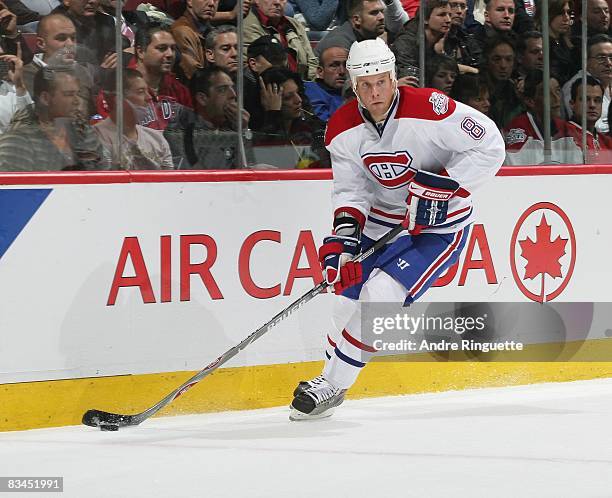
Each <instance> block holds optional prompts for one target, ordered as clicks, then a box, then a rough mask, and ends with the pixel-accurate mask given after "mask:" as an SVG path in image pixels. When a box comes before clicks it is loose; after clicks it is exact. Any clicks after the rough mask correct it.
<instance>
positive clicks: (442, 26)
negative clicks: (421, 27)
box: [427, 5, 451, 35]
mask: <svg viewBox="0 0 612 498" xmlns="http://www.w3.org/2000/svg"><path fill="white" fill-rule="evenodd" d="M450 27H451V10H450V7H449V6H448V5H445V6H444V7H436V8H435V9H434V10H433V11H432V12H431V15H430V16H429V19H428V20H427V28H428V29H429V30H430V31H431V32H433V33H436V34H439V35H445V34H446V33H448V30H449V29H450Z"/></svg>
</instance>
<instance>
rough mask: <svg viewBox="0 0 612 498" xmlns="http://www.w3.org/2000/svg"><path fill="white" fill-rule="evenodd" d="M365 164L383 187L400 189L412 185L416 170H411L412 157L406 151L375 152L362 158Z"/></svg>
mask: <svg viewBox="0 0 612 498" xmlns="http://www.w3.org/2000/svg"><path fill="white" fill-rule="evenodd" d="M362 159H363V164H364V165H365V166H366V168H368V170H369V171H370V173H372V175H373V176H374V178H376V179H377V180H378V181H379V182H380V184H381V185H382V186H383V187H386V188H399V187H403V186H404V185H407V184H408V183H410V181H411V180H412V178H413V177H414V175H415V173H416V170H415V169H414V168H411V167H410V165H411V164H412V156H411V155H410V154H408V152H406V151H405V150H402V151H398V152H375V153H371V154H365V155H364V156H362Z"/></svg>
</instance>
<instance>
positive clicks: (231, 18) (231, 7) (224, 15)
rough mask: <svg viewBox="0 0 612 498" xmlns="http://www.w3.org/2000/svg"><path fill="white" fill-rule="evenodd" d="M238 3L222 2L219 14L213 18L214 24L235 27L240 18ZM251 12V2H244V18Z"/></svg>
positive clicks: (235, 0) (232, 1) (221, 0)
mask: <svg viewBox="0 0 612 498" xmlns="http://www.w3.org/2000/svg"><path fill="white" fill-rule="evenodd" d="M238 7H239V5H238V1H237V0H220V1H219V6H218V8H217V12H216V13H215V15H214V17H213V18H212V21H211V22H212V24H214V25H221V24H233V25H235V24H236V23H237V22H238V21H237V17H238ZM249 10H251V0H242V17H243V18H244V17H246V16H247V14H248V13H249Z"/></svg>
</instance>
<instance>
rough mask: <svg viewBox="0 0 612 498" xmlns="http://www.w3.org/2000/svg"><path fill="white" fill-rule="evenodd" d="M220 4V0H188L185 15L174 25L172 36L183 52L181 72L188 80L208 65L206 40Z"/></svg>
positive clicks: (180, 65)
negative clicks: (205, 49)
mask: <svg viewBox="0 0 612 498" xmlns="http://www.w3.org/2000/svg"><path fill="white" fill-rule="evenodd" d="M218 4H219V0H187V8H186V9H185V13H184V14H183V15H182V16H181V17H179V18H178V19H177V20H176V22H175V23H174V24H173V25H172V28H171V29H172V35H173V36H174V39H175V40H176V44H177V45H178V48H179V49H180V51H181V59H180V62H179V67H180V71H181V73H182V76H183V77H184V78H185V79H186V80H190V79H191V77H192V76H193V73H194V72H195V71H196V69H199V68H202V67H204V65H205V64H206V58H205V55H204V46H205V40H206V35H208V33H209V32H210V30H211V29H212V25H211V23H210V21H211V19H212V18H213V17H214V15H215V13H216V12H217V6H218Z"/></svg>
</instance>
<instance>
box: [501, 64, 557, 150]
mask: <svg viewBox="0 0 612 498" xmlns="http://www.w3.org/2000/svg"><path fill="white" fill-rule="evenodd" d="M549 85H550V87H549V88H550V119H551V122H550V134H551V136H552V137H553V139H555V138H559V137H560V136H563V133H564V130H565V122H564V121H562V120H561V119H560V110H561V92H560V88H559V82H558V81H557V80H556V79H555V78H551V79H550V83H549ZM523 102H524V105H525V108H526V109H527V110H526V112H524V113H522V114H519V115H518V116H516V117H515V118H514V119H513V120H512V121H511V122H510V123H509V124H508V126H507V127H506V129H505V130H504V136H505V137H506V149H508V150H520V149H521V148H522V147H523V146H524V145H525V143H526V142H527V140H528V139H529V138H532V139H534V140H541V141H543V140H544V131H543V130H544V127H543V124H542V123H543V122H544V77H543V73H542V71H540V70H538V69H536V70H535V71H532V72H530V73H529V74H528V75H527V77H526V78H525V88H524V90H523Z"/></svg>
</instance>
